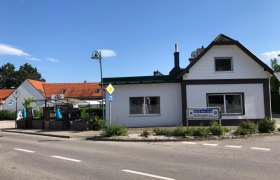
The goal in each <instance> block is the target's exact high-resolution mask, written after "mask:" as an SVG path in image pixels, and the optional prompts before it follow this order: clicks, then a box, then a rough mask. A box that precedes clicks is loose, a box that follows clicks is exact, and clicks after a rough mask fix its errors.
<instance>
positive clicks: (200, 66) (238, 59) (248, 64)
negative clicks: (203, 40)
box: [183, 45, 267, 80]
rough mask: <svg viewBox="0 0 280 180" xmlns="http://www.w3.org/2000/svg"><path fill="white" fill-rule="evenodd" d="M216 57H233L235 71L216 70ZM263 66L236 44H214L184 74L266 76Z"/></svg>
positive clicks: (222, 77)
mask: <svg viewBox="0 0 280 180" xmlns="http://www.w3.org/2000/svg"><path fill="white" fill-rule="evenodd" d="M216 57H231V58H232V64H233V71H218V72H216V71H215V58H216ZM266 77H267V76H266V73H265V72H264V69H263V67H261V66H260V65H259V64H257V63H256V62H255V61H254V60H253V59H251V58H250V57H249V56H248V55H247V54H246V53H244V52H243V51H242V50H241V49H240V48H239V47H237V46H236V45H226V46H213V47H212V48H211V49H210V50H209V51H208V52H207V53H206V54H205V55H204V56H203V57H202V58H201V59H200V60H199V61H197V62H196V64H194V66H193V67H192V68H191V69H190V71H189V73H186V74H185V75H184V76H183V79H184V80H187V79H251V78H266Z"/></svg>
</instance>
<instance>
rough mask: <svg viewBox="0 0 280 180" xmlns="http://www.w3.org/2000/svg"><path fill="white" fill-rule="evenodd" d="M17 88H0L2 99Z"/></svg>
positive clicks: (0, 97)
mask: <svg viewBox="0 0 280 180" xmlns="http://www.w3.org/2000/svg"><path fill="white" fill-rule="evenodd" d="M14 91H15V89H0V99H3V100H5V99H6V98H7V97H8V96H10V95H11V94H12V93H13V92H14Z"/></svg>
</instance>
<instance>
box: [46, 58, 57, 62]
mask: <svg viewBox="0 0 280 180" xmlns="http://www.w3.org/2000/svg"><path fill="white" fill-rule="evenodd" d="M46 60H47V61H50V62H59V60H58V59H55V58H50V57H47V58H46Z"/></svg>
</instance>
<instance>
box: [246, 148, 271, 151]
mask: <svg viewBox="0 0 280 180" xmlns="http://www.w3.org/2000/svg"><path fill="white" fill-rule="evenodd" d="M250 149H254V150H261V151H270V149H269V148H259V147H251V148H250Z"/></svg>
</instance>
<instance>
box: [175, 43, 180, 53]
mask: <svg viewBox="0 0 280 180" xmlns="http://www.w3.org/2000/svg"><path fill="white" fill-rule="evenodd" d="M175 52H179V50H178V44H177V43H175Z"/></svg>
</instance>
